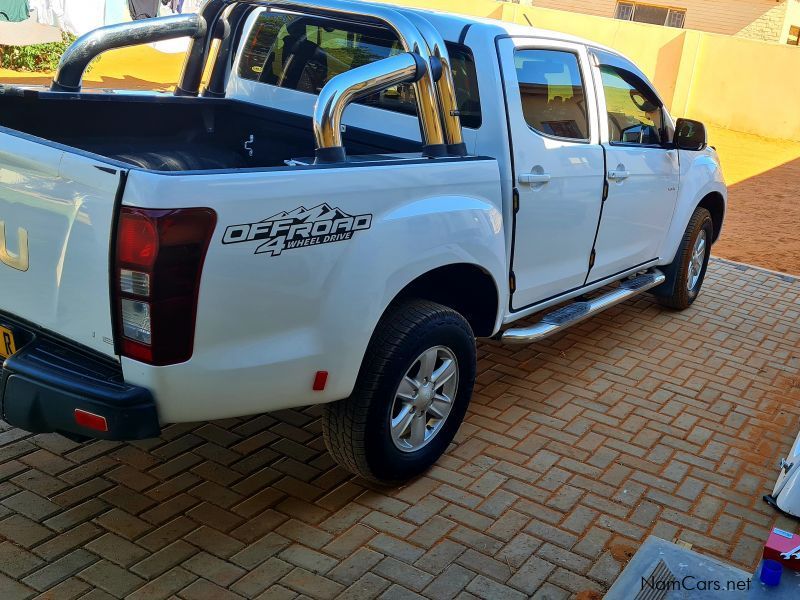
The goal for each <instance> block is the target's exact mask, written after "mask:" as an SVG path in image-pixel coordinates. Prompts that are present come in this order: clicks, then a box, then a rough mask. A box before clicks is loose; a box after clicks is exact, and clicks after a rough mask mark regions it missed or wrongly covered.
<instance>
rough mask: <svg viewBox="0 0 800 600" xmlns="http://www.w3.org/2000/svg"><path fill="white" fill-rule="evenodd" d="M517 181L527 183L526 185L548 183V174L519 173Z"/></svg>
mask: <svg viewBox="0 0 800 600" xmlns="http://www.w3.org/2000/svg"><path fill="white" fill-rule="evenodd" d="M519 182H520V183H527V184H528V185H542V184H545V183H550V175H548V174H547V173H521V174H520V176H519Z"/></svg>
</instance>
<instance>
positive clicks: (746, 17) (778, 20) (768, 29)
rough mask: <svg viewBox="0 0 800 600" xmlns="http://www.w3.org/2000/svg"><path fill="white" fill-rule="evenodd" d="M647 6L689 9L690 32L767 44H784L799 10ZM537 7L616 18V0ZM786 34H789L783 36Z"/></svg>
mask: <svg viewBox="0 0 800 600" xmlns="http://www.w3.org/2000/svg"><path fill="white" fill-rule="evenodd" d="M643 3H644V4H654V5H659V6H668V7H671V8H683V9H686V23H685V25H684V27H686V28H687V29H698V30H700V31H708V32H711V33H721V34H725V35H739V36H742V37H746V38H751V39H759V40H763V41H768V42H785V41H786V35H788V26H785V20H786V15H787V12H789V11H790V10H798V9H800V3H798V0H782V1H780V2H777V3H776V1H775V0H645V2H643ZM532 4H533V6H534V7H536V8H551V9H556V10H565V11H570V12H578V13H584V14H588V15H596V16H599V17H613V16H614V14H615V12H616V6H617V1H616V0H532ZM784 31H785V32H786V35H784Z"/></svg>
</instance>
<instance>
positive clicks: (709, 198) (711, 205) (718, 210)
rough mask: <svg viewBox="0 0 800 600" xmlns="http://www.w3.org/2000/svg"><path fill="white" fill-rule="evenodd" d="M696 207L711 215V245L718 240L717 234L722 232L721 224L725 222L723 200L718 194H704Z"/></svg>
mask: <svg viewBox="0 0 800 600" xmlns="http://www.w3.org/2000/svg"><path fill="white" fill-rule="evenodd" d="M697 206H698V208H700V207H702V208H705V209H706V210H707V211H708V212H710V213H711V220H712V222H713V223H714V237H713V238H712V240H711V243H712V244H713V243H715V242H716V241H717V240H718V239H719V234H720V233H721V232H722V222H723V221H724V220H725V199H724V198H723V197H722V194H720V193H719V192H711V193H709V194H706V195H705V196H704V197H703V199H702V200H700V202H699V203H698V204H697Z"/></svg>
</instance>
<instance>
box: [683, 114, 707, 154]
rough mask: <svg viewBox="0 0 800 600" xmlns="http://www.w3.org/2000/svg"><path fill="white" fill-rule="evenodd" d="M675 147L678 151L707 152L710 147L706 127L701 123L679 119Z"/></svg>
mask: <svg viewBox="0 0 800 600" xmlns="http://www.w3.org/2000/svg"><path fill="white" fill-rule="evenodd" d="M675 146H676V147H677V148H678V150H694V151H698V150H705V149H706V146H708V135H707V134H706V126H705V125H703V124H702V123H701V122H700V121H692V120H691V119H678V122H677V123H676V124H675Z"/></svg>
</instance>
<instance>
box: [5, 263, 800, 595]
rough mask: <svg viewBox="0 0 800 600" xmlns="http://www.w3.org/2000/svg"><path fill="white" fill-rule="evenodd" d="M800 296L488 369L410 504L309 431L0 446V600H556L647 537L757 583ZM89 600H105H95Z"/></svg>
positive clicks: (714, 270)
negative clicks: (351, 468) (754, 575)
mask: <svg viewBox="0 0 800 600" xmlns="http://www.w3.org/2000/svg"><path fill="white" fill-rule="evenodd" d="M799 320H800V281H792V280H791V279H788V278H784V277H781V276H778V275H774V274H769V273H765V272H762V271H758V270H755V269H747V268H745V267H741V266H737V265H733V264H729V263H723V262H721V261H715V262H714V263H713V264H712V267H711V268H710V271H709V279H708V281H707V288H706V293H705V294H704V295H703V297H702V299H701V300H700V301H699V302H698V303H697V304H696V305H695V307H693V309H691V310H689V311H688V312H685V313H682V314H675V313H668V312H663V311H662V310H660V309H659V308H658V307H657V306H656V305H655V304H654V303H653V301H652V300H651V299H650V298H649V297H648V298H642V299H640V300H638V301H636V302H634V303H628V304H625V305H622V306H620V307H617V308H614V309H611V310H610V311H609V312H607V313H606V314H604V315H601V316H599V317H597V318H595V319H593V320H590V321H587V322H586V323H584V324H582V325H580V326H579V327H578V328H577V329H574V330H573V331H571V332H568V333H566V334H564V335H561V336H559V337H556V338H554V339H553V340H551V341H548V342H546V343H543V344H538V345H535V346H530V347H522V349H520V348H519V347H517V348H512V347H503V346H500V345H498V344H494V343H485V344H482V345H481V346H480V365H479V372H480V376H479V385H478V386H477V393H476V395H475V399H474V401H473V405H472V409H471V412H470V414H469V416H468V421H467V423H466V424H465V425H464V427H462V430H461V432H460V434H459V437H458V440H457V442H458V443H457V444H456V445H454V446H453V447H451V449H450V451H449V453H448V455H447V456H446V457H445V458H444V459H443V460H442V461H441V462H440V464H439V465H438V466H437V467H436V468H434V469H433V470H432V471H431V472H430V473H429V474H428V476H426V477H424V478H422V479H420V480H418V481H416V482H415V483H413V484H411V485H409V486H407V487H405V488H403V489H397V490H388V491H387V490H380V489H373V488H370V487H369V486H367V485H365V484H364V483H363V482H362V481H359V480H357V479H353V478H351V477H350V476H348V474H347V473H345V472H343V471H342V470H340V469H339V468H337V467H334V466H333V463H332V461H331V459H330V457H329V456H328V454H327V453H326V452H325V450H324V446H323V443H322V439H321V435H320V424H319V419H318V418H317V415H318V409H308V410H304V411H290V412H284V413H281V414H280V415H270V416H267V415H264V416H259V417H254V418H250V419H232V420H228V421H219V422H216V423H212V424H201V425H181V426H173V427H169V428H167V429H166V430H165V431H164V435H163V437H162V438H161V439H159V440H153V441H147V442H143V443H136V444H118V443H106V442H99V443H91V444H87V445H82V446H81V445H76V444H73V443H71V442H69V441H67V440H65V439H64V438H61V437H58V436H52V435H43V436H29V435H27V434H25V433H23V432H21V431H18V430H15V429H9V428H7V426H4V425H3V424H0V598H2V599H3V600H10V599H12V598H26V597H31V596H35V595H37V594H38V593H40V592H44V593H45V595H49V597H53V598H58V599H59V600H61V599H67V598H73V597H86V598H90V597H92V598H100V597H109V596H108V595H109V594H110V595H111V596H113V597H124V596H130V597H132V598H159V597H165V596H168V595H172V594H178V595H179V596H181V597H183V598H186V599H190V598H214V599H223V598H227V597H236V595H237V594H238V595H241V596H245V597H254V596H258V595H259V594H262V592H263V593H265V594H264V597H293V596H295V595H297V594H302V595H305V596H310V597H315V598H316V597H319V598H329V597H334V596H337V595H343V596H344V597H356V596H359V597H373V596H377V595H380V594H384V597H395V598H411V597H414V594H415V593H418V594H420V595H422V596H426V597H429V598H434V599H437V600H438V599H441V598H448V597H453V596H456V595H458V594H461V595H462V597H463V598H471V597H474V596H478V597H484V598H503V597H507V598H518V597H519V598H522V597H524V596H525V595H529V594H538V595H539V596H541V597H549V598H560V597H566V596H569V595H570V594H574V593H579V592H581V591H585V590H598V591H602V590H603V589H605V588H606V587H607V586H608V584H609V583H610V582H612V581H613V580H614V578H615V577H616V575H617V574H618V572H619V570H620V567H621V564H623V563H622V562H621V561H624V560H625V557H626V554H627V553H630V552H631V551H634V550H635V549H636V547H637V545H638V544H639V543H641V541H642V540H643V539H644V538H645V536H646V535H647V534H648V533H651V532H652V533H654V534H655V535H658V536H661V537H663V538H666V539H669V540H671V539H674V538H681V539H683V540H685V541H687V542H689V543H691V544H693V545H694V547H695V549H698V550H700V551H701V552H704V553H708V554H713V555H716V556H719V557H722V558H723V559H726V560H728V561H730V562H732V563H735V564H736V565H738V566H741V567H745V568H752V567H753V566H754V565H755V563H756V561H757V558H758V554H759V551H760V545H761V543H762V540H763V539H764V538H765V535H766V532H767V530H768V528H769V527H770V526H771V525H772V524H773V523H776V522H778V523H779V524H780V526H781V527H784V528H786V529H791V530H795V529H797V527H796V525H795V523H794V522H792V521H789V520H787V519H785V518H778V517H777V516H776V514H775V513H774V512H773V511H772V510H771V509H770V508H768V507H766V506H765V505H764V504H763V502H762V501H761V499H760V497H761V495H762V494H763V493H765V492H767V491H769V488H770V487H771V484H772V481H773V479H774V476H775V474H776V469H775V462H776V460H777V458H778V457H779V456H780V455H782V453H784V452H786V451H787V449H788V447H789V445H790V444H791V442H792V440H793V438H794V434H795V433H796V432H797V430H798V427H800V424H799V423H798V416H800V324H799V323H798V321H799ZM90 591H91V593H89V592H90Z"/></svg>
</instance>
